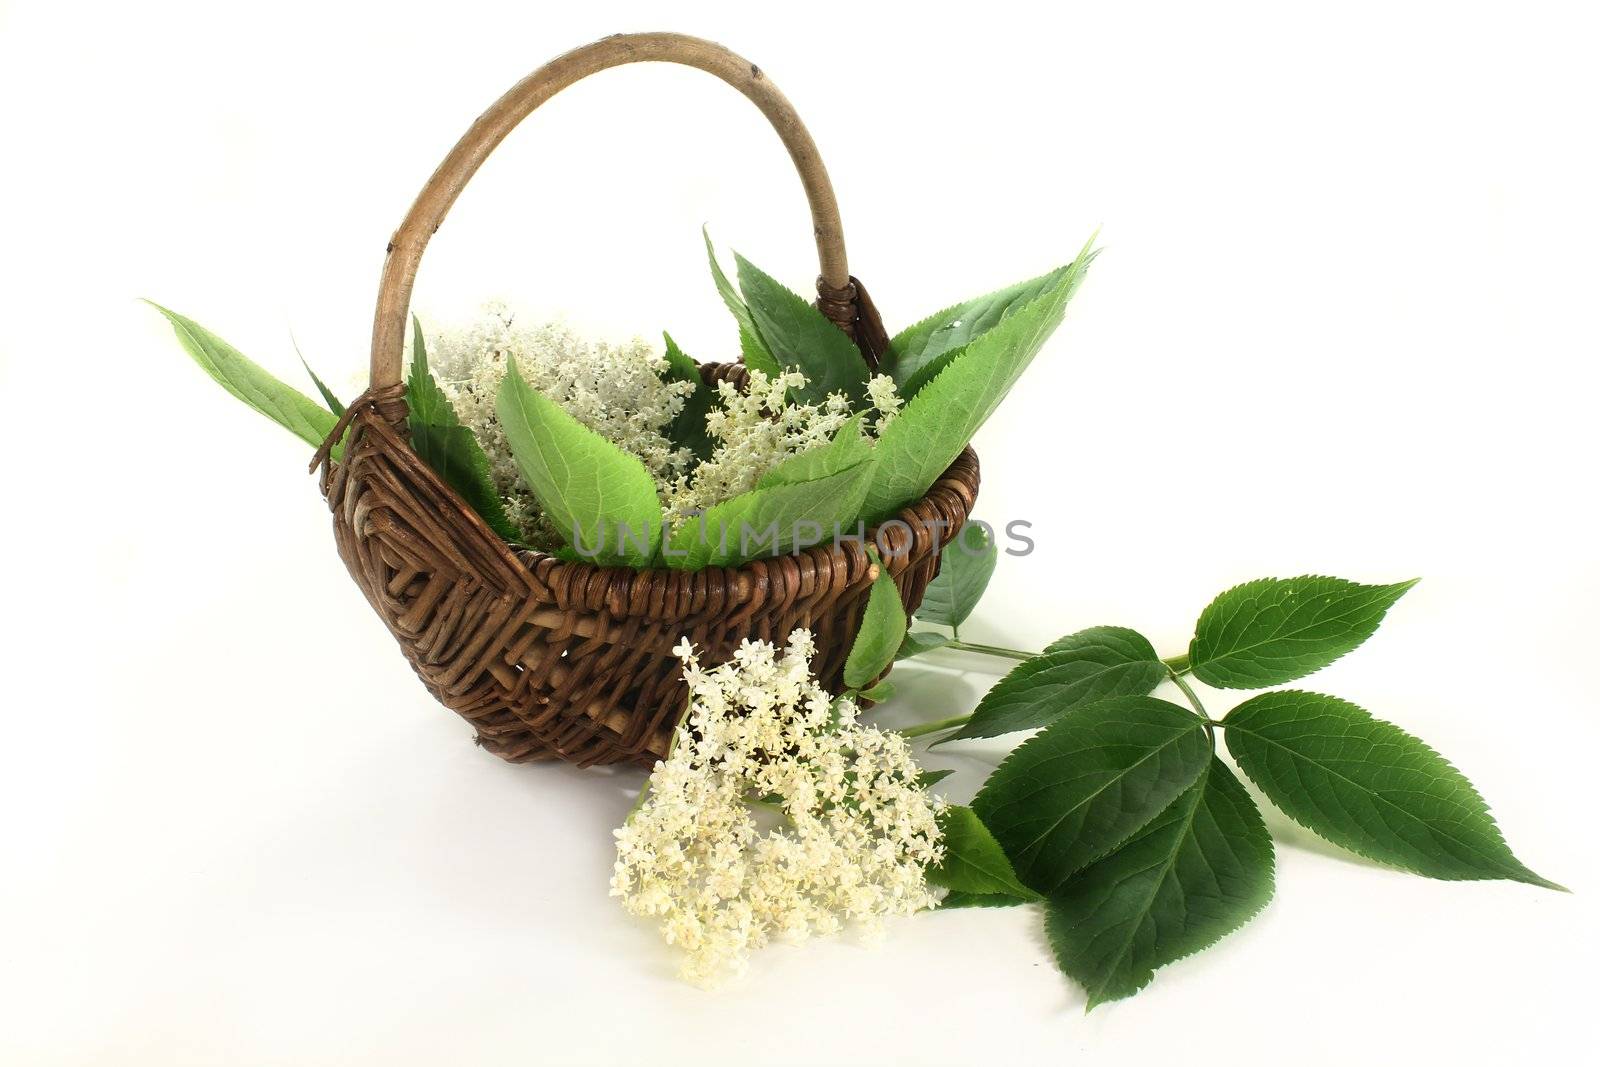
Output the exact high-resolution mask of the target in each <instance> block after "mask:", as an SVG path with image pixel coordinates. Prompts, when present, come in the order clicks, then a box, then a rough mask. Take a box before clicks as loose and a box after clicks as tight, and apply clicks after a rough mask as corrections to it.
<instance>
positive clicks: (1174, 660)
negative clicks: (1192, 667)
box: [1161, 653, 1189, 674]
mask: <svg viewBox="0 0 1600 1067" xmlns="http://www.w3.org/2000/svg"><path fill="white" fill-rule="evenodd" d="M1161 662H1162V663H1165V664H1166V665H1167V670H1169V671H1171V672H1172V673H1174V674H1188V673H1189V655H1188V653H1184V654H1183V655H1181V656H1168V657H1167V658H1166V659H1164V660H1162V661H1161Z"/></svg>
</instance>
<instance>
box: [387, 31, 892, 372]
mask: <svg viewBox="0 0 1600 1067" xmlns="http://www.w3.org/2000/svg"><path fill="white" fill-rule="evenodd" d="M648 62H660V63H680V64H682V65H684V66H687V67H695V68H696V69H699V70H703V71H705V72H706V73H708V74H714V75H716V76H717V77H719V78H721V79H722V80H723V81H725V82H727V83H728V84H729V85H731V86H733V87H734V88H735V89H737V90H739V92H741V93H743V94H744V95H745V96H746V97H748V98H749V100H750V102H751V103H753V104H755V105H756V107H758V108H760V109H761V113H762V114H763V115H765V116H766V117H767V121H769V122H771V123H772V126H773V129H775V130H776V131H777V133H778V136H779V137H780V138H781V139H782V140H783V144H784V147H785V148H787V149H788V150H789V158H790V159H792V160H793V161H794V166H795V170H797V171H799V173H800V183H801V184H802V185H803V186H804V187H805V192H806V200H807V201H809V202H810V205H811V222H812V227H813V229H814V230H815V231H816V238H817V256H818V259H819V260H820V262H821V266H822V273H821V276H820V277H819V278H818V279H817V290H818V292H819V294H820V298H819V300H818V306H819V307H820V308H821V309H822V311H823V313H824V314H825V315H827V316H828V318H830V319H831V320H833V321H834V322H835V323H836V324H837V325H838V326H839V327H840V328H841V329H843V330H844V331H845V332H846V333H847V334H849V335H850V336H851V337H853V338H856V339H857V344H858V345H860V346H861V348H862V350H863V355H864V357H865V358H866V359H867V361H868V362H869V364H871V363H875V357H876V355H878V352H877V351H873V349H874V348H878V347H879V344H880V343H881V341H880V339H879V338H878V337H877V335H881V333H882V326H881V325H880V324H879V323H878V322H877V321H876V312H875V311H871V310H870V309H871V301H870V299H869V298H867V297H866V295H865V291H864V290H861V289H859V283H857V282H856V281H855V279H853V278H851V277H850V271H849V268H848V267H847V266H846V263H845V254H844V232H843V230H842V229H841V227H840V224H839V205H838V202H837V201H836V200H835V199H834V196H833V183H832V182H830V181H829V180H828V171H827V168H826V167H824V166H823V165H822V157H821V156H820V155H818V153H817V146H816V143H815V142H814V141H812V139H811V134H809V133H807V132H806V128H805V124H804V123H802V122H801V121H800V116H799V115H798V114H796V113H795V110H794V106H793V105H791V104H790V103H789V101H788V100H787V99H786V98H785V97H784V95H783V94H782V93H781V92H779V91H778V89H777V87H776V86H775V85H773V84H772V83H771V82H770V81H768V80H767V78H766V76H765V75H764V74H763V73H762V72H761V68H759V67H757V66H756V65H755V64H754V63H751V62H750V61H749V60H746V59H742V58H740V57H739V56H737V55H735V54H734V53H733V52H730V51H728V50H727V49H726V48H724V47H722V46H721V45H719V44H714V43H712V42H711V41H705V40H701V39H700V38H698V37H688V36H685V35H683V34H678V33H625V34H617V35H615V36H612V37H605V38H602V39H601V40H598V41H595V42H594V43H592V44H587V45H584V46H583V47H581V48H575V49H573V50H572V51H570V52H567V53H565V54H564V55H561V56H557V57H556V58H555V59H553V60H551V61H550V62H548V63H546V64H545V65H544V66H542V67H540V68H539V69H538V70H536V71H534V72H533V73H532V74H530V75H528V76H527V77H526V78H523V79H522V80H521V81H519V82H518V83H517V84H516V85H513V86H512V87H511V89H510V91H509V92H507V93H506V94H505V95H504V96H502V97H501V98H500V99H499V100H496V101H495V102H494V104H493V105H492V106H491V107H490V108H489V110H487V111H485V112H484V113H483V114H482V115H480V116H479V117H478V120H477V121H476V122H474V123H473V124H472V126H471V128H470V129H468V130H467V132H466V134H465V135H464V136H463V137H462V138H461V140H460V141H458V142H456V146H455V147H454V148H452V149H451V150H450V154H449V155H447V156H445V158H444V162H442V163H440V164H439V167H438V169H437V170H435V171H434V172H433V175H432V176H431V177H430V178H429V179H428V183H427V184H426V185H424V186H423V187H422V192H421V193H419V194H417V199H416V201H415V202H414V203H413V204H412V205H411V210H410V211H408V212H407V213H406V217H405V221H404V222H402V223H401V224H400V228H399V229H398V230H396V231H395V234H394V237H393V238H391V239H390V241H389V249H388V256H387V258H386V259H385V260H384V263H383V277H382V279H381V280H380V282H379V284H378V308H377V312H376V314H375V316H374V318H373V323H372V381H371V388H372V389H373V390H378V389H383V388H385V387H388V386H395V385H398V384H399V383H400V370H401V366H402V363H403V359H404V349H405V328H406V312H407V311H408V310H409V308H410V305H411V288H412V285H413V283H414V282H415V281H416V277H417V267H418V265H419V264H420V263H421V261H422V252H423V250H424V249H425V248H427V246H428V239H429V238H430V237H432V236H433V234H434V231H435V230H437V229H438V228H439V224H440V223H442V222H443V221H444V217H445V213H446V212H448V211H449V210H450V205H452V204H454V203H455V200H456V197H457V196H459V195H461V190H462V189H463V188H465V187H466V184H467V182H468V181H469V180H471V178H472V175H473V174H474V173H476V172H477V170H478V168H479V167H480V166H481V165H482V164H483V161H484V160H485V159H487V158H488V157H489V153H490V152H492V151H494V149H495V146H497V145H498V144H499V143H500V142H501V141H503V140H505V138H506V135H507V134H509V133H510V132H511V131H512V130H513V129H515V128H516V125H517V124H518V123H519V122H521V121H522V120H523V119H525V118H527V117H528V115H530V114H531V113H532V112H533V110H534V109H535V108H537V107H538V106H539V105H540V104H543V103H544V102H545V101H546V100H549V99H550V98H551V97H552V96H555V95H556V94H557V93H559V92H560V91H561V90H563V89H565V88H566V87H567V86H569V85H572V84H573V83H574V82H577V81H580V80H582V79H584V78H587V77H588V76H589V75H591V74H595V73H597V72H599V71H602V70H606V69H608V68H610V67H619V66H622V65H624V64H627V63H648ZM858 303H859V304H860V305H861V307H860V308H858V307H857V305H858ZM863 312H866V313H869V314H870V317H871V320H872V321H870V322H868V321H865V317H863V321H861V322H860V324H859V325H860V326H861V329H859V330H858V329H857V319H858V315H862V313H863ZM880 350H881V349H880Z"/></svg>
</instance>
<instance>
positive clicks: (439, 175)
mask: <svg viewBox="0 0 1600 1067" xmlns="http://www.w3.org/2000/svg"><path fill="white" fill-rule="evenodd" d="M643 61H660V62H672V63H681V64H684V65H687V66H692V67H697V68H699V69H701V70H705V71H707V72H709V73H712V74H714V75H716V76H717V77H719V78H721V79H722V80H724V81H726V82H727V83H728V84H730V85H732V86H733V87H734V88H736V89H738V90H739V91H740V92H742V93H743V94H744V95H745V96H747V97H748V98H749V99H750V100H751V101H752V102H754V103H755V104H756V105H757V106H758V107H759V108H760V109H761V110H762V112H763V114H765V115H766V116H767V117H768V119H769V120H771V122H772V125H773V127H774V128H775V129H776V130H777V132H778V134H779V136H780V137H781V138H782V139H783V142H784V144H785V146H786V147H787V148H788V149H789V153H790V156H791V158H792V159H793V160H794V163H795V167H796V169H797V170H798V171H799V173H800V177H801V181H802V183H803V185H804V186H805V190H806V195H807V198H808V200H809V201H810V205H811V211H812V217H813V221H814V223H815V228H816V235H817V248H818V253H819V258H820V260H821V267H822V270H821V276H820V277H819V278H818V280H817V289H818V307H819V308H821V309H822V311H823V313H824V314H826V315H827V316H828V317H829V318H830V319H831V320H832V321H834V322H835V323H836V324H838V325H839V327H840V328H841V329H843V330H845V331H846V332H847V333H848V334H850V336H851V337H853V338H854V339H855V341H856V343H857V345H858V347H859V348H860V349H861V351H862V355H863V358H864V359H866V360H867V361H868V362H869V363H872V364H875V362H876V358H877V356H878V355H879V354H880V353H881V352H882V351H883V348H884V344H885V341H884V331H883V326H882V323H881V321H880V320H879V318H878V315H877V312H876V310H875V309H874V308H873V307H872V304H871V301H870V300H869V299H868V298H867V296H866V291H865V289H864V288H862V287H861V285H860V283H859V282H857V281H856V279H854V278H852V277H851V276H850V274H849V271H848V269H847V268H846V265H845V255H844V241H843V237H842V234H841V232H840V228H839V219H838V208H837V205H836V203H835V201H834V196H833V190H832V186H831V184H830V183H829V181H828V176H827V171H826V170H825V169H824V168H823V166H822V162H821V160H820V158H819V157H818V155H817V151H816V146H815V145H814V144H813V142H812V140H811V137H810V135H809V134H808V133H807V132H806V130H805V127H804V126H803V125H802V124H801V122H800V120H799V118H798V117H797V116H796V115H795V113H794V110H793V108H792V107H791V106H790V105H789V103H788V101H787V100H786V99H784V97H783V96H782V94H781V93H779V92H778V91H777V90H776V89H775V88H774V87H773V86H772V85H771V83H770V82H768V81H767V80H766V79H765V77H764V76H763V75H762V73H761V71H760V70H759V69H758V68H756V67H755V66H754V65H753V64H751V63H749V62H747V61H746V60H743V59H741V58H739V57H738V56H736V55H734V54H733V53H731V52H729V51H727V50H726V49H724V48H722V47H720V46H718V45H714V44H711V43H710V42H707V41H701V40H698V39H696V38H691V37H683V36H679V35H676V34H633V35H624V36H617V37H608V38H605V39H604V40H601V41H597V42H595V43H594V44H591V45H588V46H585V47H583V48H579V49H576V50H574V51H572V52H568V53H567V54H565V55H563V56H561V57H559V58H557V59H555V60H553V61H552V62H550V63H548V64H546V65H545V66H544V67H541V68H540V69H539V70H537V71H535V72H534V73H533V74H531V75H529V76H528V77H527V78H525V79H524V80H523V81H521V82H519V83H518V84H517V85H516V86H514V87H513V88H512V89H511V90H510V92H508V93H506V95H505V96H503V97H502V98H501V99H500V100H499V101H497V102H496V103H495V104H494V106H493V107H491V108H490V109H489V110H488V111H487V112H485V113H484V114H483V116H482V117H480V118H479V119H478V121H477V122H476V123H474V124H473V126H472V128H471V129H469V130H468V131H467V133H466V135H465V136H464V137H463V138H462V139H461V141H460V142H459V143H458V144H457V145H456V147H455V148H454V149H453V150H452V151H451V153H450V155H449V156H447V157H446V158H445V161H444V162H443V163H442V164H440V166H439V169H438V170H436V171H435V172H434V174H433V176H432V177H431V178H430V179H429V181H428V183H427V185H426V186H424V188H423V191H422V193H421V195H419V196H418V198H417V201H416V203H415V204H414V205H413V206H412V208H411V211H410V212H409V213H408V214H407V216H406V219H405V221H404V223H402V224H401V227H400V229H399V230H398V231H397V232H396V233H395V236H394V238H393V240H392V241H391V243H390V245H389V255H388V259H387V260H386V261H385V265H384V272H383V279H382V282H381V284H380V287H379V295H378V309H377V315H376V318H375V320H374V325H373V348H372V377H371V385H370V386H369V388H368V389H367V391H366V392H365V393H363V394H362V395H361V397H359V398H358V399H357V400H356V401H355V402H353V403H352V404H351V405H350V407H349V409H348V410H347V411H346V413H345V415H344V417H343V418H342V419H341V420H340V424H339V426H338V427H336V428H335V430H334V432H333V434H332V435H330V437H329V441H328V443H326V444H325V445H324V447H323V449H322V450H321V451H319V452H318V455H317V460H316V461H315V463H314V467H317V466H320V468H321V470H322V489H323V493H324V495H325V496H326V497H327V501H328V506H329V507H330V508H331V509H332V511H333V528H334V537H335V539H336V541H337V544H338V548H339V554H340V556H341V557H343V559H344V561H345V564H346V566H347V567H348V568H349V570H350V574H351V576H352V577H354V578H355V580H356V584H358V585H359V586H360V587H361V589H362V591H363V592H364V593H365V594H366V596H367V599H368V601H369V602H370V603H371V604H372V606H373V608H374V610H376V611H377V613H378V615H379V616H380V617H381V618H382V619H383V621H384V622H385V623H386V624H387V625H388V627H389V629H390V631H391V632H392V633H393V634H394V635H395V637H396V638H397V639H398V640H399V642H400V647H401V648H402V649H403V650H404V652H405V654H406V658H407V659H408V660H410V662H411V665H412V667H414V668H415V669H416V672H417V674H418V675H419V676H420V677H421V678H422V680H423V682H424V684H426V685H427V687H428V689H429V690H430V691H431V692H432V693H433V694H434V696H436V697H437V698H438V699H439V700H440V701H441V702H442V703H443V704H445V705H446V706H447V707H449V708H451V709H452V710H454V711H455V712H457V713H458V714H459V715H461V716H462V717H463V718H465V719H466V720H467V721H468V722H470V723H472V725H473V726H474V727H475V728H476V729H477V731H478V741H479V743H480V744H482V745H483V746H484V747H485V748H487V749H489V751H491V752H493V753H495V754H496V755H498V756H501V757H502V758H504V759H507V760H512V761H524V760H535V759H550V758H559V759H564V760H569V761H572V762H575V763H579V764H583V765H590V764H598V763H616V762H625V761H632V762H641V763H648V762H651V761H653V760H655V759H656V758H658V757H659V756H661V755H662V754H664V753H665V751H666V745H667V740H668V738H669V737H670V735H671V732H672V728H673V726H674V725H675V724H676V721H677V718H678V716H679V714H680V713H681V712H682V710H683V708H684V705H685V700H686V697H687V689H686V687H685V685H684V683H683V680H682V677H681V675H680V672H679V666H680V665H679V663H678V661H677V659H676V658H674V657H673V655H672V647H673V645H675V644H676V643H677V642H678V640H679V639H680V638H681V637H684V636H687V637H688V638H689V639H690V640H691V641H693V642H694V643H695V644H697V645H699V646H701V648H702V649H703V655H704V656H705V658H706V659H707V660H709V661H712V662H715V661H717V660H719V659H723V658H726V657H727V656H728V655H729V654H731V652H732V650H733V649H734V648H735V647H736V646H737V645H738V643H739V641H741V640H742V639H745V638H756V639H763V640H769V641H781V640H782V639H783V638H785V637H786V636H787V635H788V633H789V631H790V630H792V629H795V628H796V627H801V626H804V627H808V628H809V629H811V630H812V631H813V633H814V634H815V635H816V644H817V655H816V659H815V660H814V661H813V667H814V669H815V671H816V673H817V675H818V677H819V678H820V679H821V680H822V682H823V684H824V685H825V686H827V687H828V688H830V689H832V690H837V689H838V688H839V686H840V681H841V675H842V672H843V668H844V660H845V656H846V654H847V652H848V650H849V645H850V641H851V639H852V637H853V635H854V634H855V631H856V628H857V627H858V626H859V625H860V621H861V615H862V612H863V611H864V610H865V608H866V601H867V594H868V591H869V589H870V587H871V584H872V580H873V578H874V577H875V575H876V573H877V571H876V567H875V565H874V564H873V563H872V562H871V561H870V560H869V559H868V557H867V554H866V548H865V546H864V545H863V544H862V543H860V542H856V541H850V540H845V541H841V542H838V543H832V544H827V545H823V546H818V547H816V548H811V549H807V550H805V551H803V552H798V553H794V554H791V555H786V556H780V557H776V558H771V559H758V560H756V561H754V562H751V563H748V564H745V565H744V566H741V567H736V568H723V567H713V568H709V569H706V570H702V571H694V572H686V571H674V570H649V571H635V570H630V569H627V568H619V567H596V566H592V565H590V564H586V563H573V562H564V561H561V560H558V559H555V558H553V557H550V556H546V555H543V554H540V553H534V552H527V551H520V550H514V549H512V548H511V547H509V546H508V545H506V544H505V542H503V541H502V540H501V539H500V538H499V537H497V536H496V535H495V534H494V533H493V532H492V531H491V530H490V529H489V528H488V527H487V526H486V525H485V524H484V522H483V520H482V519H480V518H479V517H478V516H477V515H476V514H475V513H474V512H473V511H472V509H471V508H469V507H468V506H467V505H466V504H465V503H464V502H463V501H462V500H461V498H460V497H459V496H457V495H456V493H455V492H454V491H452V490H451V489H450V488H449V487H448V486H447V485H445V484H444V482H442V481H441V480H440V479H439V477H438V476H437V475H436V474H435V473H434V472H433V470H432V469H431V468H429V467H428V466H427V465H426V464H425V463H424V462H423V461H422V460H421V459H420V458H419V457H418V456H417V454H416V453H415V452H413V451H412V449H411V446H410V442H409V440H408V436H407V431H406V415H407V411H406V404H405V389H404V386H403V385H402V384H401V366H402V361H403V352H402V346H403V343H404V333H405V318H406V312H407V308H408V305H409V303H410V296H411V286H412V282H413V280H414V279H415V276H416V270H417V265H418V263H419V262H420V260H421V256H422V251H423V249H424V247H425V246H426V244H427V241H428V238H429V237H430V236H431V235H432V234H433V232H434V231H435V230H436V229H437V228H438V226H439V224H440V222H441V221H443V218H444V215H445V213H446V212H447V211H448V210H449V207H450V205H451V204H452V203H453V202H454V200H455V198H456V196H457V195H458V194H459V193H460V191H461V189H462V188H463V187H464V186H465V184H466V182H467V181H468V179H470V178H471V176H472V174H473V173H474V172H475V171H476V170H477V168H478V166H479V165H480V164H481V163H482V162H483V160H484V159H485V158H486V157H487V156H488V154H489V153H490V151H492V150H493V148H494V147H495V146H496V145H497V144H499V143H500V141H501V140H502V139H503V138H504V137H505V136H506V134H508V133H509V132H510V131H511V129H512V128H514V127H515V126H516V124H517V123H518V122H520V121H521V120H522V119H523V118H524V117H526V116H527V115H528V114H529V113H530V112H532V111H533V110H534V108H536V107H538V106H539V105H540V104H541V103H543V102H544V101H545V100H548V99H549V98H550V97H551V96H553V95H555V93H557V92H559V91H560V90H561V89H563V88H565V87H566V86H568V85H571V84H572V83H573V82H576V81H578V80H579V79H581V78H583V77H586V76H588V75H589V74H592V73H594V72H596V71H599V70H604V69H606V68H608V67H614V66H619V65H621V64H624V63H633V62H643ZM701 372H702V374H703V375H704V376H705V377H706V379H707V380H708V381H717V380H721V379H724V378H726V379H730V380H732V381H734V382H735V384H742V381H743V375H744V370H743V368H742V367H739V366H730V365H722V364H710V365H706V366H704V367H702V368H701ZM346 431H348V436H347V437H344V451H343V455H342V456H341V458H340V459H339V461H337V462H334V461H332V460H331V459H330V457H329V451H330V449H331V447H332V442H334V441H337V440H340V439H341V437H342V436H343V435H344V434H345V433H346ZM977 492H978V463H977V457H976V456H975V455H974V454H973V453H972V451H971V450H970V449H968V450H967V451H966V452H964V453H963V454H962V455H961V456H960V457H958V458H957V460H956V461H955V463H953V464H952V465H951V467H950V469H949V470H948V471H946V472H945V473H944V475H943V476H942V477H941V478H940V479H939V481H938V482H937V483H936V484H935V485H934V486H933V488H932V489H931V490H930V491H929V492H928V494H927V495H926V496H925V497H924V498H923V499H922V500H920V501H918V502H917V503H915V504H913V505H912V506H910V507H908V508H906V509H904V510H903V511H901V512H900V514H899V515H898V516H896V518H895V519H893V520H890V521H888V522H885V523H884V524H883V525H882V526H881V527H880V528H879V529H878V530H877V531H875V535H876V540H877V543H878V545H879V546H880V548H881V550H882V555H883V559H884V565H885V566H886V567H888V569H889V570H890V572H891V574H892V575H893V576H894V579H895V582H896V584H897V586H898V587H899V589H900V594H901V599H902V600H903V601H904V603H905V606H906V609H907V610H908V611H911V610H914V609H915V608H916V607H917V605H918V604H920V603H921V601H922V594H923V591H924V589H926V587H927V584H928V582H929V581H930V580H932V578H933V576H934V575H935V574H936V573H937V570H938V564H939V551H940V549H941V548H943V546H944V545H945V544H946V543H948V541H949V540H950V538H951V537H952V536H954V533H955V532H956V531H957V530H959V529H960V527H961V524H962V523H963V522H965V521H966V518H967V516H968V514H969V513H970V512H971V510H972V505H973V502H974V500H975V499H976V497H977Z"/></svg>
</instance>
